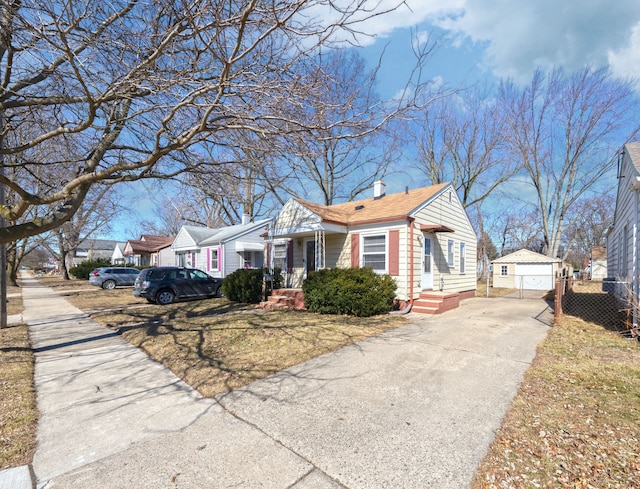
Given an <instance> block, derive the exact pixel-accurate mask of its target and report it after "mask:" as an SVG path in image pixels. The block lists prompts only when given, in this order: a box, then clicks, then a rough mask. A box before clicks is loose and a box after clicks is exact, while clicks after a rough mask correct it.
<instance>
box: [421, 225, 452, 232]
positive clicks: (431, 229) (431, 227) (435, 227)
mask: <svg viewBox="0 0 640 489" xmlns="http://www.w3.org/2000/svg"><path fill="white" fill-rule="evenodd" d="M420 231H425V232H427V233H453V232H454V230H453V229H451V228H450V227H448V226H445V225H444V224H420Z"/></svg>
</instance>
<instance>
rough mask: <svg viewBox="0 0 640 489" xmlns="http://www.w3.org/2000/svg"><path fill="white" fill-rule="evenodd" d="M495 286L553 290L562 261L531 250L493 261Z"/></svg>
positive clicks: (520, 251)
mask: <svg viewBox="0 0 640 489" xmlns="http://www.w3.org/2000/svg"><path fill="white" fill-rule="evenodd" d="M491 264H492V265H493V286H494V287H496V288H508V289H524V290H545V291H546V290H551V289H553V288H554V287H555V279H556V274H557V272H558V271H559V270H560V268H561V265H562V260H560V258H550V257H548V256H545V255H542V254H540V253H536V252H535V251H530V250H525V249H522V250H518V251H516V252H514V253H510V254H509V255H505V256H503V257H501V258H498V259H496V260H493V261H492V262H491Z"/></svg>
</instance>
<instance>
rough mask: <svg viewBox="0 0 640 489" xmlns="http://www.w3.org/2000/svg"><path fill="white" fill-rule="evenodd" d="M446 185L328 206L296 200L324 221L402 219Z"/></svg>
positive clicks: (354, 221)
mask: <svg viewBox="0 0 640 489" xmlns="http://www.w3.org/2000/svg"><path fill="white" fill-rule="evenodd" d="M447 185H448V184H447V183H441V184H438V185H432V186H430V187H422V188H418V189H414V190H409V191H407V192H399V193H397V194H390V195H384V196H383V197H380V198H377V199H376V198H371V199H364V200H356V201H353V202H346V203H344V204H336V205H330V206H325V205H320V204H314V203H312V202H307V201H305V200H301V199H295V200H296V201H297V202H298V203H300V204H301V205H303V206H304V207H306V208H307V209H309V210H310V211H311V212H313V213H314V214H316V215H318V216H319V217H320V218H321V219H322V220H323V221H326V222H333V223H337V224H345V225H354V224H358V223H364V222H369V221H389V220H392V219H395V218H398V219H404V218H406V217H407V216H408V215H409V214H410V213H411V212H412V211H414V210H415V209H416V208H418V207H419V206H420V205H421V204H423V203H424V202H426V201H427V200H429V199H430V198H431V197H433V196H434V195H436V194H437V193H438V192H439V191H441V190H442V189H443V188H444V187H446V186H447Z"/></svg>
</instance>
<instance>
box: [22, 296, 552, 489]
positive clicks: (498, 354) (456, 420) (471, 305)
mask: <svg viewBox="0 0 640 489" xmlns="http://www.w3.org/2000/svg"><path fill="white" fill-rule="evenodd" d="M49 290H50V289H49ZM27 295H29V293H27ZM46 297H47V294H45V293H38V294H35V293H31V294H30V299H28V300H27V301H26V303H27V304H28V305H29V304H30V306H29V307H32V309H31V310H32V311H34V309H33V307H34V306H35V304H36V303H37V302H38V301H42V300H46ZM59 300H60V301H63V299H61V298H60V299H59ZM51 301H53V302H51ZM54 302H55V300H54V298H50V301H49V302H47V307H46V308H43V309H41V310H40V312H39V313H38V315H37V320H36V317H35V315H33V316H29V314H28V311H26V312H25V316H26V317H27V318H28V317H32V318H33V319H31V320H30V323H31V331H32V333H34V334H35V335H36V336H37V335H45V333H46V331H47V329H48V328H49V324H51V327H55V328H56V330H57V331H60V332H65V331H67V329H66V328H67V326H68V327H71V326H73V328H75V333H74V336H75V335H76V334H79V335H81V336H82V334H81V330H82V331H85V333H84V334H85V335H87V337H88V338H90V339H91V341H85V340H80V341H72V342H71V343H72V345H69V346H72V348H69V349H68V348H67V347H65V348H64V349H61V350H57V349H53V348H52V347H50V346H47V343H46V342H45V341H44V338H42V339H41V340H40V343H38V341H39V340H38V339H37V338H36V344H39V345H41V346H40V350H39V351H40V353H38V355H37V360H36V372H37V377H36V388H37V390H38V403H39V408H40V410H41V412H42V413H43V416H42V418H41V426H40V427H39V430H38V443H39V446H38V451H37V452H36V460H35V462H34V470H35V474H36V476H37V478H38V483H39V487H40V488H46V489H49V488H66V487H69V488H71V487H74V488H75V487H82V488H85V489H86V488H101V489H102V488H122V487H136V488H154V489H156V488H231V487H234V488H237V487H242V488H258V487H263V488H275V489H284V488H296V489H313V488H352V489H356V488H386V487H389V488H398V487H402V488H425V487H433V488H438V489H447V488H452V489H453V488H456V489H459V488H463V487H467V486H468V484H469V482H470V481H471V478H472V477H473V474H474V472H475V469H476V467H477V464H478V462H479V461H480V460H481V459H482V457H483V456H484V454H485V452H486V450H487V448H488V445H489V443H490V442H491V440H492V439H493V436H494V431H495V430H496V429H497V428H498V427H499V426H500V422H501V419H502V417H503V416H504V414H505V412H506V409H507V407H508V406H509V404H510V403H511V400H512V399H513V397H514V395H515V394H516V392H517V389H518V386H519V384H520V383H521V381H522V378H523V374H524V372H525V370H526V369H527V367H528V366H529V365H530V363H531V361H532V359H533V358H534V355H535V350H536V346H537V345H538V343H539V342H540V341H541V340H542V339H543V338H544V336H545V334H546V332H547V331H548V328H549V326H548V324H547V322H548V314H547V313H545V312H544V311H545V310H546V308H547V305H546V303H544V302H543V301H542V300H514V299H481V298H478V299H469V300H466V301H463V303H462V305H461V307H460V308H459V309H456V310H454V311H450V312H447V313H445V314H442V315H439V316H423V315H417V314H410V315H409V316H408V317H409V318H410V319H411V321H412V322H411V323H410V324H408V325H406V326H403V327H401V328H398V329H396V330H393V331H389V332H387V333H386V334H383V335H381V336H378V337H375V338H371V339H369V340H366V341H363V342H361V343H358V344H356V345H352V346H349V347H347V348H343V349H341V350H339V351H337V352H334V353H331V354H327V355H324V356H322V357H318V358H316V359H314V360H311V361H309V362H305V363H303V364H301V365H298V366H296V367H293V368H290V369H287V370H285V371H283V372H280V373H278V374H277V375H274V376H271V377H269V378H267V379H264V380H262V381H258V382H255V383H253V384H250V385H249V386H247V387H246V388H243V389H238V390H236V391H233V392H231V393H228V394H225V395H221V396H219V397H218V398H217V399H215V400H209V399H202V398H199V396H197V394H196V393H189V392H187V391H188V389H189V388H188V386H185V385H184V384H182V383H180V382H179V381H178V380H177V379H175V378H174V379H173V380H172V377H171V374H169V373H167V372H166V371H164V372H161V371H160V370H163V369H162V368H161V367H160V366H159V365H158V364H157V363H156V362H153V361H152V360H150V359H146V360H144V358H141V356H140V355H139V354H138V352H139V350H137V349H136V348H134V347H132V346H130V345H127V344H126V343H125V342H124V341H121V340H120V341H118V340H119V338H114V337H113V336H111V335H108V336H107V337H105V338H102V337H101V336H103V335H104V331H105V330H104V328H102V327H101V326H99V325H96V324H95V323H93V322H92V321H91V320H89V319H88V318H86V317H81V315H78V311H77V310H76V311H74V314H73V315H69V316H68V317H67V316H60V315H59V313H58V316H57V319H56V320H55V321H48V320H47V319H46V318H45V317H44V315H46V314H47V311H52V310H56V309H57V310H58V311H60V307H62V306H61V304H62V303H59V305H58V307H56V306H55V304H54ZM63 302H65V303H66V301H63ZM67 304H68V303H67ZM65 324H66V325H67V326H65ZM51 331H53V330H51ZM101 332H102V334H101ZM48 334H56V333H51V332H50V333H48ZM60 339H63V340H64V341H63V344H67V343H68V341H67V338H66V337H65V336H63V337H61V338H60ZM56 348H57V347H56ZM56 352H57V353H56ZM109 352H112V353H109ZM110 355H111V356H112V357H113V358H110ZM124 357H127V358H128V357H131V358H135V362H134V363H133V365H134V368H135V370H134V371H128V370H127V369H128V368H129V367H127V365H128V364H127V363H123V358H124ZM54 367H55V371H52V370H50V369H52V368H54ZM64 369H67V373H65V372H64V371H63V370H64ZM96 379H98V380H96ZM99 386H100V388H98V387H99ZM105 386H108V389H105ZM67 390H68V391H69V392H67ZM94 399H95V400H94ZM109 406H114V408H113V409H109ZM92 410H93V411H92ZM180 413H184V414H185V415H184V416H182V415H181V414H180ZM61 455H64V456H63V457H61Z"/></svg>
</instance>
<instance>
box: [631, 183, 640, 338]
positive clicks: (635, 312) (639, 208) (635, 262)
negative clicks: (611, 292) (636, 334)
mask: <svg viewBox="0 0 640 489" xmlns="http://www.w3.org/2000/svg"><path fill="white" fill-rule="evenodd" d="M635 183H636V185H634V187H633V190H634V192H633V193H634V199H635V207H636V210H635V214H636V222H635V223H634V224H633V254H632V256H633V293H632V306H633V328H634V329H637V327H638V306H639V304H638V299H639V298H640V295H639V294H638V225H639V224H640V216H638V211H640V203H639V200H640V198H639V197H638V192H639V190H638V183H640V182H638V181H636V182H635Z"/></svg>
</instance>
